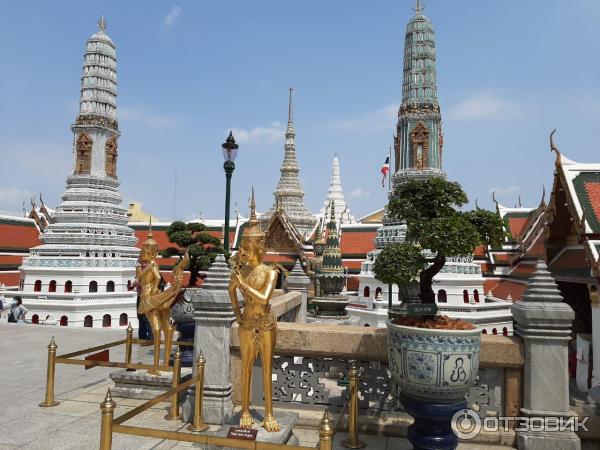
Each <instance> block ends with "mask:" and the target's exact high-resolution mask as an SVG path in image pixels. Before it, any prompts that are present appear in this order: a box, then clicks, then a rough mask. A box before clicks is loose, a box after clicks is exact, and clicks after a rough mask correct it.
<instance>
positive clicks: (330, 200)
mask: <svg viewBox="0 0 600 450" xmlns="http://www.w3.org/2000/svg"><path fill="white" fill-rule="evenodd" d="M332 205H333V206H334V208H333V209H334V212H335V221H336V223H338V225H341V224H345V223H355V222H356V219H355V218H354V216H353V215H352V214H351V213H350V210H349V208H348V204H347V203H346V199H345V198H344V190H343V189H342V177H341V176H340V160H339V159H338V157H337V155H335V156H334V157H333V163H332V166H331V178H330V179H329V191H328V192H327V198H326V199H325V202H324V203H323V207H322V208H321V211H320V212H321V217H322V218H323V222H327V218H328V217H330V216H331V206H332ZM323 229H325V226H323Z"/></svg>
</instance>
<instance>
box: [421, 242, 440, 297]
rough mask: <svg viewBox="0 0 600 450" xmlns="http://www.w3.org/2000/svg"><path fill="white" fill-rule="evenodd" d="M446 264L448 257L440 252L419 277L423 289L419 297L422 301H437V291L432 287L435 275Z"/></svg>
mask: <svg viewBox="0 0 600 450" xmlns="http://www.w3.org/2000/svg"><path fill="white" fill-rule="evenodd" d="M445 264H446V257H445V256H444V255H441V254H439V253H438V254H437V255H436V256H435V259H434V260H433V264H432V265H431V266H429V267H428V268H427V269H425V270H423V271H422V272H421V275H420V279H419V284H420V286H419V287H420V290H421V293H420V294H419V298H420V299H421V303H435V292H433V289H432V287H431V286H433V277H435V276H436V275H437V274H438V273H439V271H440V270H442V267H444V265H445Z"/></svg>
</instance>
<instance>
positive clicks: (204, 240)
mask: <svg viewBox="0 0 600 450" xmlns="http://www.w3.org/2000/svg"><path fill="white" fill-rule="evenodd" d="M167 236H168V237H169V241H171V242H172V243H173V244H175V245H177V247H169V248H166V249H164V250H161V252H160V253H161V256H163V257H164V258H170V257H172V256H175V255H179V256H183V253H184V251H185V249H187V251H188V252H189V254H190V268H189V271H190V283H189V285H190V286H195V285H196V281H197V280H198V272H199V271H201V270H207V269H208V268H209V267H210V266H211V264H212V263H213V262H214V260H215V258H216V257H217V255H218V254H219V253H223V247H222V246H221V241H220V240H219V239H217V238H216V237H214V236H211V235H210V234H208V233H207V232H206V226H205V225H204V224H202V223H198V222H193V223H185V222H182V221H180V220H178V221H175V222H173V223H172V224H171V225H170V226H169V228H167Z"/></svg>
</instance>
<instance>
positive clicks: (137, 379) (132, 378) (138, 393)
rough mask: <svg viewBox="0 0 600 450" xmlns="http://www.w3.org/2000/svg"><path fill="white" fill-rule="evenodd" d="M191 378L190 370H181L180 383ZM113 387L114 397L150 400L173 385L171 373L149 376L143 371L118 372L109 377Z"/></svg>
mask: <svg viewBox="0 0 600 450" xmlns="http://www.w3.org/2000/svg"><path fill="white" fill-rule="evenodd" d="M190 376H192V370H191V369H187V368H186V369H181V382H182V383H183V382H184V381H187V380H188V379H189V378H190ZM109 377H110V379H111V380H113V381H114V383H115V387H114V388H113V389H112V390H111V392H112V394H113V395H114V396H115V397H125V398H141V399H143V400H151V399H153V398H155V397H158V396H159V395H161V394H164V393H165V392H167V391H168V390H169V389H171V387H172V385H173V372H161V373H160V375H149V374H148V372H147V371H145V370H134V371H128V370H125V369H123V370H118V371H116V372H112V373H111V374H110V375H109Z"/></svg>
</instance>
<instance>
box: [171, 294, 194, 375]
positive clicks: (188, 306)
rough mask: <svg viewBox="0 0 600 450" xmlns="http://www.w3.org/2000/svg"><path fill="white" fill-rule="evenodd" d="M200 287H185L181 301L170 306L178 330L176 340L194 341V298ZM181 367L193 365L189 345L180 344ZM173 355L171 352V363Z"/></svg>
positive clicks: (191, 349) (192, 354)
mask: <svg viewBox="0 0 600 450" xmlns="http://www.w3.org/2000/svg"><path fill="white" fill-rule="evenodd" d="M199 290H200V288H187V289H186V290H185V293H184V294H183V301H181V302H177V303H175V305H174V306H173V308H171V318H172V319H173V320H174V321H175V326H176V328H177V331H178V332H179V337H178V338H177V342H190V343H191V342H194V333H195V329H196V325H195V323H194V305H193V303H192V300H191V299H192V298H194V297H195V296H196V295H198V294H197V291H199ZM179 349H180V350H181V365H182V367H194V350H193V348H192V347H191V346H187V345H186V346H184V345H182V346H180V347H179ZM173 355H174V353H171V357H170V363H171V365H172V364H173Z"/></svg>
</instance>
